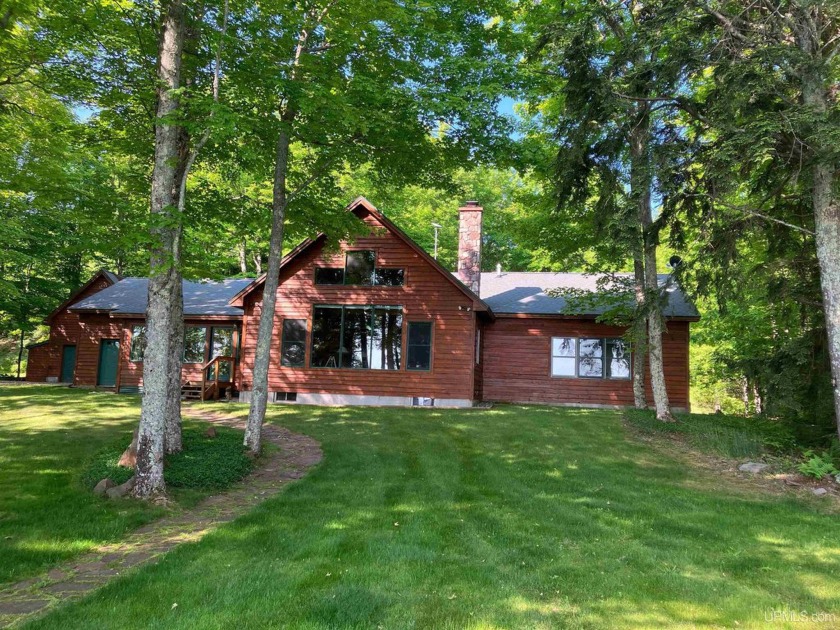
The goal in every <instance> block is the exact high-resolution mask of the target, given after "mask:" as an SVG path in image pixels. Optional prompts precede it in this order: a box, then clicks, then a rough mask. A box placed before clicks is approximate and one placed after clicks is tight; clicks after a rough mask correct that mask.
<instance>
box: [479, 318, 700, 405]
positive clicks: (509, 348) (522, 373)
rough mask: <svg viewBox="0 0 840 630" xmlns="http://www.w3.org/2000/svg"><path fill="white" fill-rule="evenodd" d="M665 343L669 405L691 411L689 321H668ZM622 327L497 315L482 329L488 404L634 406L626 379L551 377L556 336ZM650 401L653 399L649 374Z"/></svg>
mask: <svg viewBox="0 0 840 630" xmlns="http://www.w3.org/2000/svg"><path fill="white" fill-rule="evenodd" d="M667 331H668V332H667V335H666V337H665V339H664V340H663V346H664V347H663V351H664V360H665V380H666V387H667V389H668V396H669V398H670V401H671V405H673V406H674V407H680V408H685V409H687V408H688V406H689V395H688V394H689V384H688V344H689V328H688V322H684V321H679V322H669V323H668V326H667ZM623 333H624V329H622V328H618V327H615V326H606V325H604V324H598V323H595V322H593V321H591V320H573V319H552V318H545V317H529V318H508V317H499V318H498V319H496V321H495V322H493V324H491V325H489V326H485V327H484V334H483V335H482V344H483V346H484V349H483V352H482V354H483V357H482V359H483V360H482V364H483V388H482V397H483V399H484V400H490V401H499V402H531V403H566V404H581V405H622V406H632V405H633V384H632V382H631V381H630V380H629V379H627V380H616V379H589V378H564V377H552V376H551V338H552V337H620V336H621V335H622V334H623ZM646 387H647V390H648V391H647V397H648V402H652V401H653V394H652V392H651V391H650V376H649V374H648V376H647V379H646Z"/></svg>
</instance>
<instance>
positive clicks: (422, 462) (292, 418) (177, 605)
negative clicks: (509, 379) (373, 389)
mask: <svg viewBox="0 0 840 630" xmlns="http://www.w3.org/2000/svg"><path fill="white" fill-rule="evenodd" d="M79 395H80V396H84V395H83V394H79ZM82 399H84V398H82ZM109 400H110V401H113V402H111V403H110V404H109V406H108V409H109V410H116V411H119V410H120V406H119V405H122V404H123V403H122V402H121V401H122V400H123V399H121V398H116V399H113V398H112V399H109ZM68 402H69V401H68ZM126 404H129V403H126ZM211 408H213V409H215V410H226V411H228V412H230V413H238V414H245V413H246V411H247V409H246V408H245V407H244V406H241V405H236V404H217V405H214V406H212V407H211ZM270 415H271V420H272V421H273V422H277V423H280V424H283V425H284V426H287V427H289V428H291V429H292V430H294V431H298V432H303V433H306V434H309V435H312V436H314V437H315V438H317V439H318V440H320V441H321V443H322V446H323V449H324V453H325V459H324V461H323V462H322V463H321V464H320V466H319V467H318V468H316V469H315V470H314V471H312V472H310V474H309V475H308V476H307V477H306V478H304V479H303V480H301V481H300V482H299V483H297V484H295V485H293V486H291V487H289V488H288V489H287V490H286V491H285V492H284V493H283V494H281V495H279V496H277V497H275V498H273V499H270V500H268V501H266V502H265V503H263V504H262V505H261V507H259V508H257V509H256V510H254V511H253V512H251V513H249V514H248V515H245V516H243V517H242V518H240V519H238V520H237V521H234V522H233V523H230V524H229V525H227V526H225V527H223V528H221V529H219V530H217V531H216V532H214V533H212V534H210V535H209V536H208V537H206V538H204V539H203V540H202V541H200V542H198V543H195V544H189V545H184V546H181V547H179V548H178V549H176V550H175V551H173V552H171V553H170V554H168V555H167V556H166V557H165V558H164V559H163V561H161V562H160V563H159V564H158V565H156V566H149V567H146V568H143V569H141V570H139V571H137V572H135V573H133V574H131V575H128V576H124V577H123V578H121V579H119V580H117V581H116V582H114V583H112V584H111V585H109V586H107V587H105V588H104V589H102V590H101V591H99V592H98V593H95V594H93V595H92V596H90V597H88V598H87V599H85V600H83V601H81V602H79V603H76V604H72V605H69V606H65V607H63V608H59V609H57V610H55V611H54V612H53V613H51V614H50V615H49V616H47V617H45V618H43V619H41V620H39V621H36V622H35V623H34V624H33V627H36V628H68V627H97V628H126V627H137V628H139V627H144V628H145V627H166V628H228V627H237V628H263V627H290V628H313V629H315V628H318V629H320V628H352V627H356V628H397V629H402V628H410V627H416V628H508V627H518V628H549V627H572V628H578V627H579V628H605V627H609V628H639V627H686V628H688V627H698V626H700V627H734V626H735V625H736V624H737V625H738V627H740V628H750V627H754V628H757V627H765V626H766V625H767V621H766V618H767V617H769V616H771V615H772V614H773V613H774V612H784V611H785V610H787V611H797V614H798V613H799V612H801V611H807V613H808V614H834V615H835V623H840V588H838V587H840V537H838V521H837V516H836V514H834V515H832V514H830V513H829V511H828V509H827V508H826V504H825V503H820V502H819V500H817V499H813V500H810V499H809V500H805V499H792V498H790V497H782V496H777V495H772V494H756V493H755V491H754V490H748V489H747V488H746V486H741V485H739V484H737V483H735V482H732V481H728V482H727V481H724V480H723V479H722V478H720V477H718V476H715V475H713V474H712V473H710V472H704V471H700V470H693V469H691V468H689V467H687V466H686V465H685V464H684V463H682V462H681V461H680V460H678V459H676V456H675V458H670V457H667V456H662V455H660V454H657V451H655V450H653V449H652V448H651V447H650V446H648V445H646V444H644V443H641V442H637V441H635V440H634V439H633V438H631V437H629V435H628V433H627V432H626V431H625V429H624V428H623V426H622V424H621V416H620V414H619V413H616V412H611V411H602V410H598V411H596V410H583V409H557V408H545V407H514V406H503V407H497V408H494V409H492V410H489V411H487V410H462V411H442V410H434V409H416V410H388V409H361V408H358V409H328V408H307V407H294V406H272V407H271V409H270ZM808 625H809V624H807V623H805V624H803V623H798V622H797V623H794V624H792V626H795V627H807V626H808ZM779 626H780V627H784V624H779ZM831 626H832V624H831V623H829V624H825V623H821V624H816V626H815V627H831Z"/></svg>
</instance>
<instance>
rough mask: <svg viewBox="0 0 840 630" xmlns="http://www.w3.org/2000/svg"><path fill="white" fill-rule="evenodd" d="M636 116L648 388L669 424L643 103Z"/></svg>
mask: <svg viewBox="0 0 840 630" xmlns="http://www.w3.org/2000/svg"><path fill="white" fill-rule="evenodd" d="M639 107H640V110H639V116H638V118H637V120H636V124H635V126H634V127H633V130H632V132H631V134H630V188H631V191H630V192H631V195H632V196H633V198H634V199H635V200H636V203H637V211H638V221H639V226H640V229H641V239H642V248H643V253H644V258H643V263H644V289H645V291H644V293H645V298H644V299H645V302H644V310H645V312H646V314H647V332H648V339H647V348H648V363H649V365H650V384H651V389H652V390H653V402H654V405H655V407H656V417H657V419H659V420H662V421H663V422H673V421H674V417H673V415H672V414H671V404H670V402H669V401H668V391H667V389H666V388H665V368H664V365H663V356H662V333H663V330H664V319H663V317H662V311H661V308H660V304H659V300H658V296H659V277H658V275H657V273H656V248H657V245H658V240H659V239H658V234H657V233H656V231H655V229H654V226H653V212H652V210H653V209H652V207H651V186H652V183H653V182H652V175H651V172H650V159H649V156H648V142H649V140H650V109H649V105H648V104H647V103H645V104H642V105H640V106H639Z"/></svg>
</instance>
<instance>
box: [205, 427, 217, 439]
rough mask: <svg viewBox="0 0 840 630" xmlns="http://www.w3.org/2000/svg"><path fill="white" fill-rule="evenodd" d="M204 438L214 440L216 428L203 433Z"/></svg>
mask: <svg viewBox="0 0 840 630" xmlns="http://www.w3.org/2000/svg"><path fill="white" fill-rule="evenodd" d="M204 436H205V437H209V438H214V437H216V427H210V428H209V429H207V430H206V431H205V432H204Z"/></svg>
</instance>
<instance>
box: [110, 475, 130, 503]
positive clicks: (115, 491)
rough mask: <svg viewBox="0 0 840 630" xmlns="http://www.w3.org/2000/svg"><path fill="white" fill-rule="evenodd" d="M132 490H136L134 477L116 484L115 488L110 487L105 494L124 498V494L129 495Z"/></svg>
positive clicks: (111, 497) (112, 497)
mask: <svg viewBox="0 0 840 630" xmlns="http://www.w3.org/2000/svg"><path fill="white" fill-rule="evenodd" d="M132 490H134V477H132V478H131V479H129V480H128V481H126V482H125V483H123V484H120V485H119V486H114V487H113V488H109V489H108V490H107V491H106V492H105V495H106V496H107V497H108V498H109V499H119V498H122V497H124V496H127V495H128V494H129V493H130V492H131V491H132Z"/></svg>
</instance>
